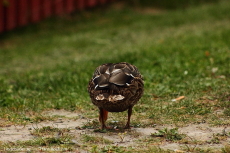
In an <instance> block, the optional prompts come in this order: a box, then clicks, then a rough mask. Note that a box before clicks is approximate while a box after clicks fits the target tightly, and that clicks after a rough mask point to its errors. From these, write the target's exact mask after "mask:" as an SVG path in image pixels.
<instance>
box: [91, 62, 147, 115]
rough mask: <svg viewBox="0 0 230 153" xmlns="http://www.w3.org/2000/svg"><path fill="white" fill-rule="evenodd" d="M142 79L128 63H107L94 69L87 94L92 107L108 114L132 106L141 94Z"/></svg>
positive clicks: (136, 70)
mask: <svg viewBox="0 0 230 153" xmlns="http://www.w3.org/2000/svg"><path fill="white" fill-rule="evenodd" d="M143 87H144V85H143V78H142V76H141V74H140V73H139V71H138V69H137V68H136V67H135V66H134V65H131V64H129V63H126V62H121V63H115V64H114V63H107V64H102V65H100V66H99V67H97V68H96V70H95V72H94V75H93V77H92V79H91V80H90V81H89V85H88V92H89V93H90V98H91V100H92V102H93V104H94V105H96V106H98V107H99V108H103V109H105V110H107V111H110V112H121V111H124V110H126V109H128V108H129V107H130V106H133V105H135V104H136V103H137V101H138V100H139V99H140V98H141V96H142V94H143Z"/></svg>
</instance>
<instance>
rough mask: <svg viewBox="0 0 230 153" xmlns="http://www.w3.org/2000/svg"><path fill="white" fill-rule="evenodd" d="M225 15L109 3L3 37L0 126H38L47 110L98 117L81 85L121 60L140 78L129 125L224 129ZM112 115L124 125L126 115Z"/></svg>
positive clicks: (209, 8) (228, 41)
mask: <svg viewBox="0 0 230 153" xmlns="http://www.w3.org/2000/svg"><path fill="white" fill-rule="evenodd" d="M229 10H230V5H229V2H228V1H227V0H221V1H220V2H219V3H217V4H206V5H201V6H198V7H191V8H189V9H186V10H184V9H183V10H182V9H178V10H171V11H166V10H160V11H159V10H158V13H154V9H152V12H151V11H150V12H145V11H144V9H143V8H142V9H140V10H138V9H132V8H130V7H120V8H118V7H112V6H111V7H110V8H109V9H102V10H101V9H98V10H93V11H92V12H80V13H76V14H73V15H71V16H64V17H60V18H51V19H48V20H46V21H43V22H41V23H38V24H36V25H30V26H28V27H24V28H19V29H17V30H14V31H12V32H8V33H5V34H2V35H1V38H0V67H1V68H0V118H1V123H0V124H1V125H0V126H5V125H8V124H26V123H29V122H37V120H38V118H39V116H40V115H39V114H40V112H42V111H45V110H49V109H66V110H69V111H78V112H81V113H82V115H83V116H86V117H88V118H96V117H97V116H98V112H97V108H96V107H95V106H94V105H93V104H92V103H91V102H90V98H89V96H88V93H87V90H86V88H87V83H88V81H89V79H90V78H91V76H92V73H93V72H94V69H95V68H96V67H97V66H98V65H100V64H102V63H107V62H121V61H126V62H130V63H132V64H134V65H136V66H137V67H138V68H139V70H140V72H141V73H142V75H143V76H144V79H145V93H144V95H143V98H142V99H141V100H140V102H139V104H138V105H136V106H135V107H134V115H133V118H132V123H131V124H133V125H134V127H146V126H152V125H154V124H176V125H178V126H181V125H185V124H189V123H203V122H206V123H210V124H213V125H229V124H230V120H229V117H230V114H229V108H230V107H229V106H230V27H229V25H230V20H229V19H230V14H229ZM179 96H185V98H184V99H182V100H179V101H172V99H175V98H177V97H179ZM217 110H221V111H223V113H222V114H217V113H216V111H217ZM113 115H114V116H115V117H114V118H116V120H118V121H121V122H124V124H125V118H124V116H126V112H124V113H119V114H113ZM93 126H95V125H93ZM98 126H99V125H98ZM119 149H120V150H122V148H119ZM227 149H228V148H227ZM227 149H225V150H227Z"/></svg>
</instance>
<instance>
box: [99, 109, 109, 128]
mask: <svg viewBox="0 0 230 153" xmlns="http://www.w3.org/2000/svg"><path fill="white" fill-rule="evenodd" d="M99 110H100V112H99V121H100V122H101V129H107V127H106V125H105V121H106V120H107V118H108V111H106V110H104V109H103V108H99Z"/></svg>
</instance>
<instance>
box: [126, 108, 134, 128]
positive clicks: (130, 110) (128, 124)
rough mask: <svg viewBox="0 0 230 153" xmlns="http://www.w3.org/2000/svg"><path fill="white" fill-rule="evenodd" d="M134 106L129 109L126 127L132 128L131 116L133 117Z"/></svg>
mask: <svg viewBox="0 0 230 153" xmlns="http://www.w3.org/2000/svg"><path fill="white" fill-rule="evenodd" d="M132 108H133V107H130V108H129V110H128V121H127V124H126V126H125V129H130V128H131V127H130V118H131V115H132Z"/></svg>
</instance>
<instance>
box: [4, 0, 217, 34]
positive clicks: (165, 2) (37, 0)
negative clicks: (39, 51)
mask: <svg viewBox="0 0 230 153" xmlns="http://www.w3.org/2000/svg"><path fill="white" fill-rule="evenodd" d="M217 1H218V0H162V1H159V0H127V1H124V0H123V1H121V0H0V33H2V32H4V31H9V30H12V29H15V28H17V27H21V26H25V25H28V24H29V23H36V22H39V21H41V20H43V19H45V18H48V17H51V16H60V15H63V14H70V13H74V12H79V11H83V10H85V9H90V8H95V7H101V6H105V5H108V4H109V3H111V2H113V3H121V2H122V3H125V4H126V5H127V6H134V7H154V8H161V9H178V8H183V9H185V8H188V7H190V6H195V5H199V4H201V3H212V2H217ZM105 7H106V6H105Z"/></svg>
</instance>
